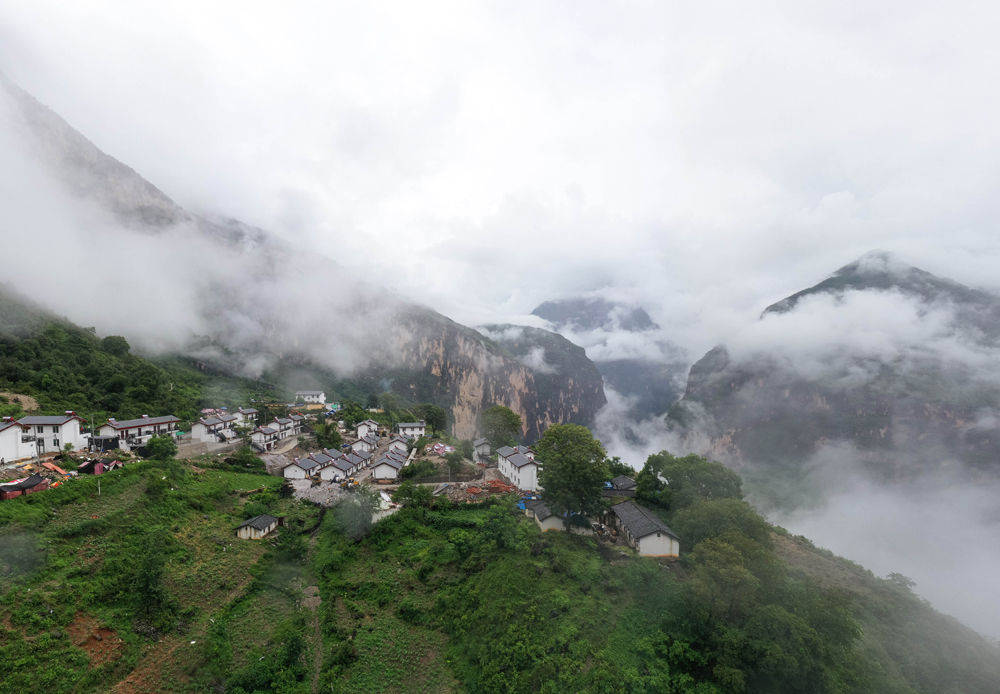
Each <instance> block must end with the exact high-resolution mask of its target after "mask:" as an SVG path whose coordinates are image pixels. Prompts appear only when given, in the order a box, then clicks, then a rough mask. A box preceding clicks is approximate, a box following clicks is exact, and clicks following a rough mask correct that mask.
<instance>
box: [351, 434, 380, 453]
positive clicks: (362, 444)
mask: <svg viewBox="0 0 1000 694" xmlns="http://www.w3.org/2000/svg"><path fill="white" fill-rule="evenodd" d="M351 450H352V451H354V452H355V453H371V452H372V451H373V450H375V446H374V445H373V444H372V442H371V440H370V438H369V437H367V436H366V437H365V438H363V439H358V440H357V441H355V442H354V443H352V444H351Z"/></svg>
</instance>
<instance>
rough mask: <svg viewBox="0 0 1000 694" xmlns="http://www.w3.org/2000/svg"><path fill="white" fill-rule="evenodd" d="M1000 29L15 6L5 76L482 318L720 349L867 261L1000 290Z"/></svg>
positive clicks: (905, 8) (358, 7)
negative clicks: (626, 328) (600, 307)
mask: <svg viewBox="0 0 1000 694" xmlns="http://www.w3.org/2000/svg"><path fill="white" fill-rule="evenodd" d="M998 19H1000V10H998V9H996V8H994V7H992V6H990V5H988V4H983V3H961V2H960V3H950V4H949V5H948V6H947V7H946V8H945V7H943V6H942V5H940V4H939V3H929V2H927V3H922V2H905V3H904V2H899V3H878V4H877V7H875V6H868V5H861V6H858V5H856V4H854V5H852V4H844V3H834V2H829V3H822V2H817V3H801V2H776V3H768V4H766V6H765V5H761V4H759V3H738V2H728V3H720V2H706V3H695V4H692V3H661V2H645V3H644V2H636V3H622V4H612V3H589V2H575V1H574V2H553V3H519V4H516V5H511V4H504V3H475V4H473V3H465V2H455V3H419V4H415V3H405V2H401V3H398V4H393V3H379V4H377V5H375V4H370V3H294V2H293V3H264V2H239V3H237V2H212V3H203V2H187V1H181V2H172V3H162V2H147V1H145V0H139V1H135V2H129V3H121V2H110V1H107V0H104V1H101V0H95V1H87V2H74V3H64V2H54V1H51V0H35V1H33V2H31V3H16V2H8V1H4V2H0V69H2V70H3V71H5V72H6V73H7V74H8V75H9V76H10V77H11V78H12V79H14V80H15V81H16V82H18V83H19V84H20V85H21V86H23V87H24V88H26V89H27V90H28V91H30V92H32V93H33V94H34V95H35V96H36V97H38V98H39V99H40V100H41V101H42V102H44V103H46V104H48V105H49V106H51V107H52V108H54V109H55V110H56V111H57V112H59V113H60V114H61V115H63V116H64V117H65V118H67V120H69V121H70V123H71V124H73V125H75V126H76V127H77V128H78V129H80V130H81V131H82V132H83V133H85V134H86V135H87V136H88V137H90V138H91V139H92V140H93V141H94V142H95V143H96V144H97V145H98V146H99V147H101V148H102V149H104V150H105V151H106V152H108V153H110V154H112V155H113V156H116V157H117V158H119V159H121V160H122V161H124V162H126V163H128V164H129V165H130V166H132V167H133V168H135V169H136V170H137V171H139V172H140V173H141V174H143V175H144V176H146V177H147V178H148V179H150V180H151V181H153V182H154V183H156V184H157V185H158V186H160V187H161V188H162V189H163V190H164V191H165V192H167V193H168V194H169V195H171V196H172V197H174V198H175V199H176V200H177V201H178V202H180V203H181V204H182V205H184V206H186V207H188V208H190V209H193V210H195V211H207V212H215V213H221V214H225V215H230V216H235V217H238V218H240V219H243V220H244V221H247V222H249V223H252V224H256V225H259V226H262V227H264V228H267V229H269V230H271V231H273V232H274V233H276V234H279V235H281V236H283V237H285V238H287V239H289V240H290V241H293V242H295V243H298V244H303V245H305V246H306V247H309V248H315V249H316V250H317V251H319V252H322V253H325V254H328V255H330V256H332V257H333V258H334V259H335V260H338V261H340V262H342V263H363V262H366V259H368V261H369V262H370V258H371V255H372V253H377V254H378V257H379V266H380V268H381V269H382V270H383V273H382V274H383V276H384V277H385V278H386V282H387V283H388V284H391V285H393V287H394V288H396V289H398V290H400V291H402V292H404V293H406V294H409V295H412V296H414V297H416V298H419V299H422V300H423V301H425V302H427V303H430V304H432V305H434V306H435V307H437V308H439V309H440V310H442V311H444V312H446V313H448V314H449V315H452V316H453V317H455V318H457V319H459V320H463V321H466V322H470V323H481V322H486V321H494V320H496V319H498V318H501V319H509V318H511V317H516V316H518V315H520V314H526V313H528V312H529V311H530V310H531V309H532V308H533V307H534V305H535V304H536V303H538V302H539V301H541V300H544V299H548V298H552V297H557V296H565V295H571V294H576V293H579V292H588V291H596V290H604V291H605V292H608V293H610V295H611V296H612V297H616V298H631V299H636V300H639V301H641V302H642V303H643V304H644V305H645V306H646V307H647V308H648V309H649V311H650V313H651V314H652V316H653V318H654V319H655V320H657V321H658V322H659V323H660V324H661V325H664V326H666V327H668V328H670V329H671V331H672V333H673V335H674V338H675V340H676V341H677V342H679V343H680V344H682V345H684V346H685V347H688V348H690V349H693V350H695V351H696V352H697V351H698V350H700V349H702V348H703V347H706V346H709V345H710V344H712V343H714V342H716V341H718V340H720V339H722V338H723V337H724V336H725V335H726V334H728V333H729V332H730V331H731V330H732V329H733V327H734V326H735V325H739V324H741V323H743V322H745V321H749V320H753V319H755V318H756V316H757V314H758V312H759V310H760V309H761V308H763V306H765V305H767V304H768V303H770V302H771V301H773V300H775V299H778V298H780V297H781V296H784V295H786V294H788V293H790V292H791V291H794V290H796V289H799V288H801V287H803V286H806V285H808V284H811V283H812V282H813V281H815V280H818V279H820V278H821V277H823V276H825V275H826V274H827V273H828V272H829V271H831V270H833V269H834V268H836V267H839V266H840V265H842V264H844V263H846V262H848V261H850V260H852V259H853V258H854V257H856V256H858V255H860V254H862V253H863V252H865V251H867V250H869V249H871V248H886V249H889V250H892V251H895V252H897V253H899V254H900V255H902V256H903V257H904V259H906V260H909V261H911V262H914V263H916V264H919V265H922V266H924V267H926V268H927V269H930V270H932V271H936V272H939V273H942V274H946V275H950V276H953V277H955V278H956V279H959V280H962V281H965V282H969V283H973V284H982V285H986V286H993V287H996V286H998V285H1000V282H998V280H997V279H996V278H997V273H996V272H995V270H996V267H997V264H998V259H1000V235H998V234H997V233H996V230H995V219H996V218H997V217H998V215H997V211H998V210H997V207H998V205H1000V198H998V197H997V196H996V195H995V194H994V192H995V190H996V189H997V187H998V186H997V184H998V182H1000V181H998V178H1000V167H998V166H997V164H996V162H997V161H1000V157H998V154H1000V130H998V129H997V128H996V127H995V124H996V122H997V121H998V117H1000V95H998V94H997V92H996V90H994V89H992V88H991V87H990V85H991V84H992V81H993V78H994V76H995V75H996V74H997V72H998V68H1000V51H998V50H997V49H996V46H995V36H996V30H997V29H998V24H1000V22H998ZM373 249H374V250H373Z"/></svg>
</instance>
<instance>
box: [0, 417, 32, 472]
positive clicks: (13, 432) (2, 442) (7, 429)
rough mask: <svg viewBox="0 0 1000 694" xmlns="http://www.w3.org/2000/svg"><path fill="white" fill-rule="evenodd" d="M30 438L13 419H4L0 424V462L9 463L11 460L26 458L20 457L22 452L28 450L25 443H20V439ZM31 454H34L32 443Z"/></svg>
mask: <svg viewBox="0 0 1000 694" xmlns="http://www.w3.org/2000/svg"><path fill="white" fill-rule="evenodd" d="M22 437H25V438H30V435H29V434H28V433H27V431H26V429H25V428H24V427H23V426H21V425H20V424H18V423H17V422H15V421H14V418H13V417H4V418H3V421H2V422H0V460H3V461H4V462H5V463H9V462H10V461H12V460H17V459H18V458H23V457H26V456H24V455H22V453H21V451H22V450H28V446H29V444H28V443H27V442H25V443H21V438H22ZM30 447H31V449H32V450H31V453H30V454H29V455H33V454H34V447H35V444H34V442H31V444H30Z"/></svg>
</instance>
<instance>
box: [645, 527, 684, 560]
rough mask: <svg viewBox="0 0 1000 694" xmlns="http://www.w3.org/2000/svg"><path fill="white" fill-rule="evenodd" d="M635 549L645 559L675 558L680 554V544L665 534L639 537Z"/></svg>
mask: <svg viewBox="0 0 1000 694" xmlns="http://www.w3.org/2000/svg"><path fill="white" fill-rule="evenodd" d="M635 548H636V550H637V551H638V552H639V554H641V555H643V556H646V557H676V556H678V555H680V553H681V545H680V543H679V542H678V541H677V539H676V538H673V537H670V535H667V534H666V533H651V534H649V535H646V536H645V537H641V538H639V541H638V542H636V545H635Z"/></svg>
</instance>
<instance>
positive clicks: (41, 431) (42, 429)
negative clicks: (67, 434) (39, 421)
mask: <svg viewBox="0 0 1000 694" xmlns="http://www.w3.org/2000/svg"><path fill="white" fill-rule="evenodd" d="M35 433H37V434H44V433H45V427H43V426H37V427H35Z"/></svg>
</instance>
